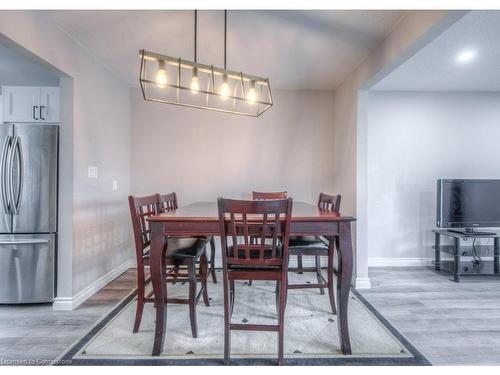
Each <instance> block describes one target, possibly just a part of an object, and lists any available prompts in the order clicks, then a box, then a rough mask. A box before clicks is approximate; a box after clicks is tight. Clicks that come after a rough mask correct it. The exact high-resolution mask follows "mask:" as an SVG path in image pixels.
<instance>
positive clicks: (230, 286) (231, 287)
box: [229, 280, 235, 316]
mask: <svg viewBox="0 0 500 375" xmlns="http://www.w3.org/2000/svg"><path fill="white" fill-rule="evenodd" d="M229 295H230V299H229V301H230V303H231V308H230V313H231V314H230V316H233V310H234V295H235V290H234V280H229Z"/></svg>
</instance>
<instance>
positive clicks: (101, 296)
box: [0, 270, 135, 365]
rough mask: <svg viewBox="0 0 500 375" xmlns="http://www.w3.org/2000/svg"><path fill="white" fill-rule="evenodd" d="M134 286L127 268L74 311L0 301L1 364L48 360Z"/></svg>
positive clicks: (37, 362) (81, 334)
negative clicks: (6, 303)
mask: <svg viewBox="0 0 500 375" xmlns="http://www.w3.org/2000/svg"><path fill="white" fill-rule="evenodd" d="M134 287H135V270H129V271H127V272H125V273H124V274H122V275H121V276H120V277H118V278H117V279H115V280H114V281H113V282H111V283H110V284H108V285H107V286H105V287H104V288H103V289H101V290H100V291H99V292H98V293H96V294H95V295H94V296H92V297H91V298H89V299H88V300H87V301H85V302H84V303H83V304H82V305H80V306H79V307H78V308H76V309H75V310H73V311H53V310H52V305H51V304H32V305H0V364H7V365H8V364H49V363H50V362H47V361H49V360H53V359H55V358H57V357H58V356H59V355H60V354H61V353H62V352H64V351H65V350H66V349H68V348H69V346H70V345H71V344H73V343H74V342H75V341H76V340H78V339H79V338H80V337H82V336H83V335H84V334H85V333H86V332H87V331H88V330H89V329H90V327H91V326H92V325H93V324H94V323H95V322H96V321H97V320H99V318H101V317H102V316H103V315H105V314H106V313H107V312H108V311H109V310H111V308H112V307H113V306H115V305H116V304H117V303H118V302H119V301H120V300H121V299H123V298H124V297H125V296H127V295H128V294H129V293H130V292H131V291H132V289H133V288H134ZM11 361H14V362H11ZM28 361H29V362H28ZM33 361H35V362H33Z"/></svg>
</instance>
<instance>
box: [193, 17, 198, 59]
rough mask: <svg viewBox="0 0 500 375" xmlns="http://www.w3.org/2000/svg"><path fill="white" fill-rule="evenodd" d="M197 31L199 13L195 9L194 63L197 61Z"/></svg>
mask: <svg viewBox="0 0 500 375" xmlns="http://www.w3.org/2000/svg"><path fill="white" fill-rule="evenodd" d="M197 31H198V11H197V10H196V9H195V10H194V62H197V61H196V57H197V55H196V40H197V39H198V38H197V34H198V33H197Z"/></svg>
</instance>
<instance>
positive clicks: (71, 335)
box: [0, 267, 500, 365]
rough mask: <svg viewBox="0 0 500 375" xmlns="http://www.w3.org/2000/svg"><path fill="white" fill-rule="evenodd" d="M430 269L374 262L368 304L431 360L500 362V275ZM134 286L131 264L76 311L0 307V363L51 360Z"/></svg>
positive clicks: (443, 361) (47, 306)
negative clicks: (454, 277) (456, 278)
mask: <svg viewBox="0 0 500 375" xmlns="http://www.w3.org/2000/svg"><path fill="white" fill-rule="evenodd" d="M450 277H451V276H450V274H447V273H445V272H440V273H436V272H434V270H433V269H431V268H425V267H412V268H406V267H405V268H403V267H401V268H372V269H370V278H371V282H372V289H370V290H362V291H361V292H362V294H363V296H364V297H365V298H366V299H367V300H368V301H369V302H370V303H371V304H373V305H374V306H375V307H376V308H377V309H378V310H379V311H380V312H381V313H382V314H383V315H384V316H385V317H386V319H387V320H389V321H390V322H391V323H392V324H393V325H394V326H395V327H396V328H397V329H398V330H399V331H400V332H401V333H402V334H403V335H405V336H406V337H407V338H408V339H409V340H410V341H411V342H412V343H413V344H414V345H415V346H416V347H417V349H419V350H420V351H421V352H422V353H423V354H424V355H425V356H426V357H427V358H428V359H429V360H430V361H431V362H432V363H433V364H436V365H444V364H450V365H457V364H485V365H486V364H488V365H491V364H497V365H499V364H500V278H494V277H463V278H462V282H461V283H459V284H457V283H454V282H453V281H451V279H450ZM134 286H135V270H129V271H127V272H126V273H124V274H123V275H121V276H120V277H119V278H117V279H116V280H114V281H113V282H112V283H110V284H109V285H107V286H106V287H105V288H103V289H102V290H101V291H100V292H99V293H97V294H96V295H95V296H93V297H92V298H90V299H89V300H88V301H86V302H85V303H84V304H82V305H81V306H80V307H78V308H77V309H75V310H74V311H53V310H52V307H51V306H50V305H21V306H12V305H0V363H2V361H4V364H6V363H5V360H21V362H19V363H20V364H22V363H25V362H23V360H26V359H32V360H52V359H55V358H57V357H58V356H59V355H60V354H61V353H62V352H63V351H65V350H66V349H67V348H68V347H69V346H70V345H71V344H72V343H73V342H75V341H76V340H77V339H78V338H80V337H81V336H83V335H84V334H85V333H86V332H87V331H88V330H89V329H90V327H91V326H92V325H93V324H94V323H95V322H96V321H97V320H98V319H99V318H100V317H102V316H103V315H104V314H105V313H106V312H108V311H109V310H110V309H111V308H112V307H113V306H114V305H115V304H116V303H118V302H119V301H120V300H121V299H122V298H123V297H125V296H126V295H127V294H128V293H129V292H130V291H131V290H132V289H133V288H134Z"/></svg>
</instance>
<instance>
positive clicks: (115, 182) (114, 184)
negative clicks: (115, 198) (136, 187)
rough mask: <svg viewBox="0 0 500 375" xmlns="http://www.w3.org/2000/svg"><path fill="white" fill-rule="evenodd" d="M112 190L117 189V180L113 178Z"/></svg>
mask: <svg viewBox="0 0 500 375" xmlns="http://www.w3.org/2000/svg"><path fill="white" fill-rule="evenodd" d="M113 191H118V180H113Z"/></svg>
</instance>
